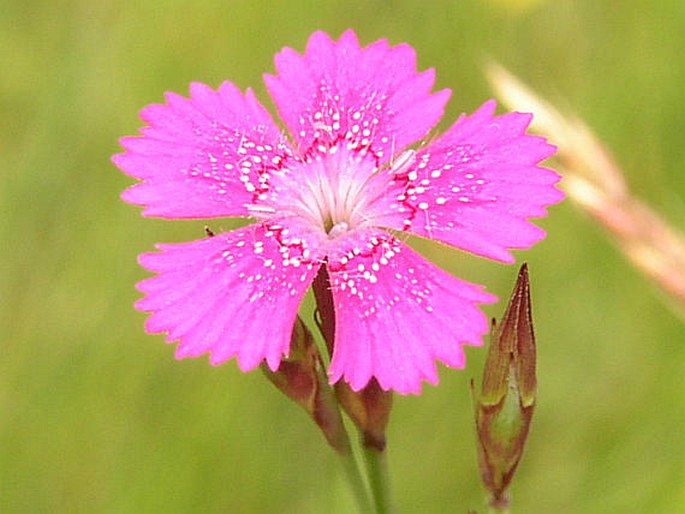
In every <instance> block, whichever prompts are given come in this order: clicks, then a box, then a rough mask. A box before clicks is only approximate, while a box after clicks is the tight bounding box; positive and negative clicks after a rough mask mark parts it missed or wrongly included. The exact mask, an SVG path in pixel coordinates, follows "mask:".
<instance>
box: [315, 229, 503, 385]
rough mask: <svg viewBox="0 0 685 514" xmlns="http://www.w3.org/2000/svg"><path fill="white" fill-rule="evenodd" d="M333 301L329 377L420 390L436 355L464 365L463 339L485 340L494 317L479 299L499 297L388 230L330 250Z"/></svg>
mask: <svg viewBox="0 0 685 514" xmlns="http://www.w3.org/2000/svg"><path fill="white" fill-rule="evenodd" d="M328 269H329V273H330V278H331V288H332V291H333V299H334V303H335V315H336V334H335V349H334V352H333V360H332V362H331V367H330V371H329V372H330V374H331V381H332V382H335V381H337V380H339V379H340V378H342V379H343V380H345V381H346V382H348V383H349V384H350V386H351V387H352V388H353V389H354V390H359V389H361V388H363V387H364V386H365V385H366V384H367V383H368V381H369V380H370V379H371V377H375V378H376V379H377V380H378V382H379V384H380V385H381V387H382V388H383V389H386V390H387V389H393V390H395V391H397V392H399V393H401V394H408V393H419V392H420V390H421V382H422V381H423V380H425V381H427V382H429V383H431V384H436V383H437V382H438V374H437V370H436V366H435V361H436V360H437V361H441V362H443V363H444V364H447V365H448V366H453V367H457V368H462V367H464V353H463V350H462V345H464V344H468V345H481V344H482V335H483V334H484V333H486V332H487V331H488V322H487V319H486V317H485V316H484V315H483V313H482V312H481V311H480V309H478V308H477V307H476V303H489V302H493V301H495V297H493V296H492V295H490V294H488V293H485V292H484V291H483V290H482V288H481V287H480V286H476V285H473V284H469V283H467V282H463V281H461V280H459V279H457V278H455V277H453V276H451V275H449V274H448V273H445V272H444V271H442V270H440V269H439V268H437V267H435V266H434V265H433V264H431V263H430V262H429V261H427V260H425V259H424V258H423V257H421V256H420V255H419V254H417V253H416V252H414V251H413V250H411V249H410V248H409V247H407V246H405V245H404V244H402V243H400V242H399V241H398V240H397V239H395V238H394V237H392V236H390V235H389V234H386V233H385V232H381V231H377V230H373V229H369V230H365V231H361V232H360V231H357V232H355V233H353V234H352V235H350V236H347V238H346V239H345V240H343V241H342V242H340V243H339V248H337V249H336V250H334V251H331V252H329V256H328Z"/></svg>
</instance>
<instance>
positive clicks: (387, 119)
mask: <svg viewBox="0 0 685 514" xmlns="http://www.w3.org/2000/svg"><path fill="white" fill-rule="evenodd" d="M276 71H277V75H276V76H271V75H266V76H265V77H264V78H265V81H266V85H267V88H268V90H269V93H270V94H271V96H272V97H273V99H274V102H275V103H276V106H277V107H278V112H279V113H280V115H281V117H282V118H283V120H284V121H285V123H286V125H287V126H288V129H289V130H290V131H291V133H292V134H293V137H294V138H295V139H296V140H297V142H298V144H299V149H300V151H301V152H306V151H308V150H309V149H310V148H311V147H312V146H313V145H314V143H315V142H317V144H323V145H325V146H332V145H333V144H334V143H335V142H336V141H339V140H346V141H347V144H348V147H349V148H350V149H358V150H360V151H364V150H367V149H369V150H370V151H371V152H372V153H373V154H374V155H375V156H376V157H377V158H378V159H379V161H380V162H381V163H384V162H387V161H388V160H389V159H390V158H391V156H392V155H393V154H394V153H396V152H398V151H400V150H401V149H402V148H404V147H405V146H407V145H409V144H411V143H414V142H415V141H417V140H419V139H420V138H422V137H424V136H425V135H426V134H427V133H428V131H429V130H430V129H432V128H433V127H434V126H435V124H436V123H437V122H438V121H439V120H440V118H441V117H442V114H443V111H444V107H445V104H446V103H447V100H448V98H449V95H450V92H449V91H448V90H444V91H440V92H437V93H435V94H431V89H432V88H433V83H434V81H435V76H434V72H433V70H428V71H426V72H423V73H418V72H417V71H416V53H415V52H414V49H413V48H411V47H410V46H409V45H406V44H401V45H397V46H395V47H390V46H389V45H388V42H387V41H386V40H384V39H382V40H380V41H376V42H375V43H373V44H371V45H369V46H367V47H364V48H362V47H361V46H360V45H359V42H358V40H357V36H356V35H355V33H354V32H353V31H351V30H348V31H347V32H345V33H344V34H343V35H342V36H341V37H340V40H339V41H337V42H335V41H333V40H331V38H330V37H329V36H328V35H327V34H324V33H323V32H317V33H315V34H313V35H312V36H311V38H310V39H309V43H308V44H307V50H306V52H305V53H304V55H300V54H298V53H297V52H295V51H294V50H292V49H290V48H284V49H283V50H282V51H281V52H280V53H279V54H278V55H277V56H276Z"/></svg>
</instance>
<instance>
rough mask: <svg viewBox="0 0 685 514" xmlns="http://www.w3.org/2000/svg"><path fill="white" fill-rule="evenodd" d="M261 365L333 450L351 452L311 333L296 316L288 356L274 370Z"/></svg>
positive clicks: (270, 378) (269, 377)
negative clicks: (315, 425)
mask: <svg viewBox="0 0 685 514" xmlns="http://www.w3.org/2000/svg"><path fill="white" fill-rule="evenodd" d="M261 367H262V371H264V374H265V375H266V377H267V378H268V379H269V380H270V381H271V382H272V383H273V384H274V385H275V386H276V387H277V388H278V389H279V390H280V391H281V392H283V393H284V394H285V395H286V396H287V397H288V398H290V399H291V400H293V401H295V402H297V403H298V404H299V405H300V406H301V407H302V408H303V409H304V410H305V411H307V413H308V414H309V415H310V416H311V418H312V419H313V420H314V422H315V423H316V424H317V425H318V427H319V428H320V429H321V431H322V432H323V434H324V436H325V437H326V440H327V441H328V443H329V444H330V445H331V446H332V447H333V449H335V450H336V451H338V452H339V453H343V454H347V453H349V452H350V451H351V450H350V445H349V440H348V438H347V434H346V432H345V428H344V425H343V422H342V417H341V415H340V410H339V409H338V406H337V402H336V400H335V396H334V393H333V390H332V389H331V388H330V387H329V386H328V382H327V378H326V373H325V370H324V365H323V362H322V361H321V356H320V355H319V352H318V350H317V349H316V345H315V344H314V339H313V336H312V333H311V332H310V331H309V329H308V328H307V326H306V325H305V324H304V322H303V321H302V319H301V318H300V317H299V316H298V317H297V321H296V322H295V327H294V328H293V334H292V337H291V341H290V355H289V356H288V357H287V358H285V359H283V360H282V361H281V365H280V366H279V368H278V370H276V371H275V372H274V371H271V370H270V369H269V367H268V366H267V365H266V364H264V363H263V364H262V366H261Z"/></svg>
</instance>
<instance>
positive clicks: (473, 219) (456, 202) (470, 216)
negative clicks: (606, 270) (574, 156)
mask: <svg viewBox="0 0 685 514" xmlns="http://www.w3.org/2000/svg"><path fill="white" fill-rule="evenodd" d="M494 111H495V102H494V101H490V102H487V103H486V104H485V105H483V106H482V107H481V108H480V109H479V110H478V111H476V113H474V114H473V115H472V116H462V117H461V118H460V119H459V120H458V121H457V122H456V123H455V124H454V125H453V126H452V128H450V129H449V130H448V131H447V132H446V133H445V134H444V135H443V136H441V137H440V138H438V139H437V140H436V141H435V142H433V143H431V144H430V145H429V146H428V147H427V148H425V149H422V150H420V151H418V152H417V153H416V157H415V165H414V167H413V169H411V170H409V172H408V173H407V177H408V185H407V187H406V191H405V194H404V195H403V197H402V199H403V202H404V206H405V209H406V210H407V211H408V212H410V213H411V216H410V222H411V223H410V224H409V227H408V230H409V231H411V232H413V233H414V234H418V235H420V236H424V237H428V238H431V239H435V240H438V241H442V242H445V243H448V244H450V245H453V246H456V247H458V248H461V249H463V250H467V251H470V252H473V253H475V254H478V255H481V256H484V257H489V258H492V259H496V260H499V261H503V262H513V260H514V259H513V257H512V255H511V254H510V253H509V250H510V249H513V248H529V247H530V246H532V245H533V244H534V243H536V242H538V241H539V240H540V239H542V238H543V237H544V235H545V233H544V231H543V230H542V229H540V228H538V227H536V226H535V225H533V224H532V223H530V222H528V221H527V220H528V219H529V218H534V217H539V216H543V215H545V214H546V208H547V207H548V206H550V205H552V204H555V203H557V202H559V201H561V200H562V198H563V197H564V195H563V193H562V192H561V191H559V190H558V189H556V188H555V187H554V184H556V183H557V182H558V181H559V179H560V177H559V175H557V174H556V173H555V172H553V171H551V170H549V169H546V168H543V167H540V166H538V163H539V162H540V161H542V160H544V159H546V158H548V157H550V156H551V155H552V154H553V153H554V152H555V147H554V146H552V145H550V144H548V143H547V142H546V141H545V140H544V139H543V138H541V137H537V136H531V135H528V134H526V133H525V130H526V128H527V127H528V124H529V123H530V120H531V115H528V114H520V113H511V114H505V115H503V116H494ZM400 221H402V220H399V219H398V220H397V222H396V223H394V225H392V226H393V228H398V229H402V228H404V229H407V223H406V222H405V223H404V225H402V224H400Z"/></svg>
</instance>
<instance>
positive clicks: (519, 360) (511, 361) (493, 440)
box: [471, 264, 537, 508]
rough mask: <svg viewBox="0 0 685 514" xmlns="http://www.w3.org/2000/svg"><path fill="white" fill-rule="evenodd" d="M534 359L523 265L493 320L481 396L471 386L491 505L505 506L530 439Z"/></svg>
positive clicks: (484, 475) (526, 278)
mask: <svg viewBox="0 0 685 514" xmlns="http://www.w3.org/2000/svg"><path fill="white" fill-rule="evenodd" d="M535 360H536V350H535V334H534V332H533V320H532V313H531V303H530V286H529V281H528V268H527V266H526V265H525V264H524V265H523V266H521V270H520V271H519V275H518V280H517V282H516V286H515V288H514V292H513V294H512V296H511V298H510V300H509V305H508V306H507V310H506V312H505V314H504V316H503V318H502V321H501V323H500V325H499V326H497V325H496V323H495V321H494V320H493V322H492V330H491V339H490V348H489V349H488V356H487V360H486V363H485V370H484V373H483V382H482V391H481V393H480V394H478V393H477V392H476V391H475V386H474V383H473V381H472V382H471V391H472V394H473V397H474V403H475V411H476V412H475V416H476V433H477V437H478V457H479V459H478V460H479V465H480V473H481V478H482V480H483V483H484V484H485V487H486V489H487V490H488V491H489V492H490V494H491V502H490V503H491V505H492V506H493V507H499V508H506V507H507V505H508V503H509V500H508V498H507V496H506V489H507V487H508V486H509V484H510V483H511V480H512V478H513V476H514V473H515V471H516V467H517V466H518V463H519V461H520V459H521V456H522V454H523V449H524V446H525V443H526V439H527V437H528V430H529V429H530V423H531V420H532V417H533V411H534V409H535V398H536V389H537V378H536V375H535Z"/></svg>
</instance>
